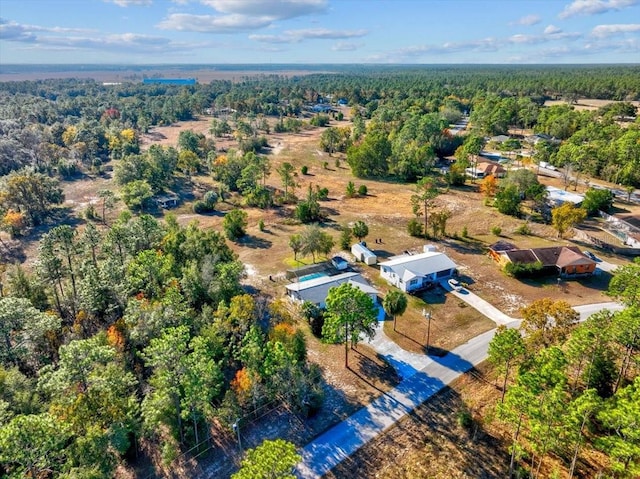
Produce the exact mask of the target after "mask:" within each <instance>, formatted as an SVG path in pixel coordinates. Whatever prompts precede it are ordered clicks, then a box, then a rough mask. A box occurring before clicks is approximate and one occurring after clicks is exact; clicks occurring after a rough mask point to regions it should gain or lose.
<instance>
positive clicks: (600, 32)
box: [591, 23, 640, 38]
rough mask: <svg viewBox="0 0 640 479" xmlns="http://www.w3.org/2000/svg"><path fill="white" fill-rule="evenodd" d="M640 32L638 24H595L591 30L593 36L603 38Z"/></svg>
mask: <svg viewBox="0 0 640 479" xmlns="http://www.w3.org/2000/svg"><path fill="white" fill-rule="evenodd" d="M634 32H640V24H638V23H635V24H634V23H630V24H618V25H597V26H595V27H594V28H593V30H591V35H592V36H594V37H599V38H605V37H611V36H613V35H621V34H624V33H634Z"/></svg>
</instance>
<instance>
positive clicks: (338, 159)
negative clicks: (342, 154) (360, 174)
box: [335, 158, 340, 168]
mask: <svg viewBox="0 0 640 479" xmlns="http://www.w3.org/2000/svg"><path fill="white" fill-rule="evenodd" d="M335 165H336V168H340V158H336V163H335Z"/></svg>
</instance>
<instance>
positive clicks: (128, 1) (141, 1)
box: [103, 0, 153, 7]
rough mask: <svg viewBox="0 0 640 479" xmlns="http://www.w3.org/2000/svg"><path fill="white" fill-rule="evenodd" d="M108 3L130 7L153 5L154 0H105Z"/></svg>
mask: <svg viewBox="0 0 640 479" xmlns="http://www.w3.org/2000/svg"><path fill="white" fill-rule="evenodd" d="M103 1H104V2H107V3H115V4H116V5H118V6H120V7H130V6H131V5H151V4H152V3H153V1H152V0H103Z"/></svg>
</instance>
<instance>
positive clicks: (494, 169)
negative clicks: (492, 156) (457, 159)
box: [465, 161, 507, 180]
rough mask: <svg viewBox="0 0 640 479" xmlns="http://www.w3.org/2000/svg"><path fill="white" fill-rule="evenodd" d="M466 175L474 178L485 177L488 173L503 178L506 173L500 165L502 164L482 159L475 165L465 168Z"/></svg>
mask: <svg viewBox="0 0 640 479" xmlns="http://www.w3.org/2000/svg"><path fill="white" fill-rule="evenodd" d="M465 171H466V173H467V176H470V177H472V178H475V179H477V180H478V179H482V178H486V177H487V176H489V175H493V176H494V177H496V178H503V177H504V176H505V175H506V174H507V170H505V169H504V167H502V165H498V164H497V163H490V162H488V161H483V162H481V163H478V164H477V165H475V167H473V166H472V167H469V168H467V169H466V170H465Z"/></svg>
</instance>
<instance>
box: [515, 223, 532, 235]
mask: <svg viewBox="0 0 640 479" xmlns="http://www.w3.org/2000/svg"><path fill="white" fill-rule="evenodd" d="M516 233H518V234H520V235H525V236H528V235H530V234H531V227H530V226H529V223H524V224H522V225H520V226H518V227H517V228H516Z"/></svg>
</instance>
